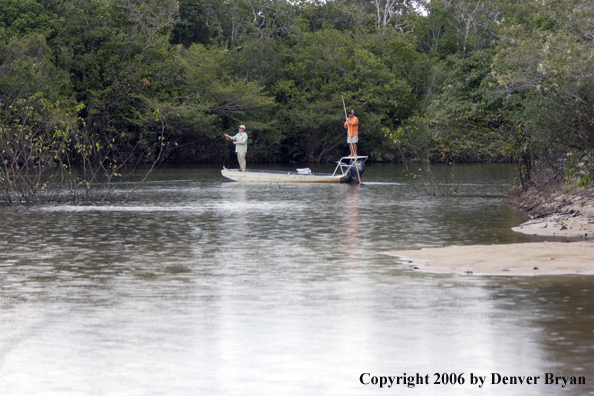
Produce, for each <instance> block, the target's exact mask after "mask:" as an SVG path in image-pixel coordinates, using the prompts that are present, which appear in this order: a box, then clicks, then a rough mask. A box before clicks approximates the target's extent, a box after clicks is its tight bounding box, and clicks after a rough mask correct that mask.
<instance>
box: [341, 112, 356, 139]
mask: <svg viewBox="0 0 594 396" xmlns="http://www.w3.org/2000/svg"><path fill="white" fill-rule="evenodd" d="M344 128H345V129H348V132H347V136H349V137H352V136H359V119H358V118H357V117H356V116H354V115H353V116H351V117H349V119H348V120H347V121H345V122H344Z"/></svg>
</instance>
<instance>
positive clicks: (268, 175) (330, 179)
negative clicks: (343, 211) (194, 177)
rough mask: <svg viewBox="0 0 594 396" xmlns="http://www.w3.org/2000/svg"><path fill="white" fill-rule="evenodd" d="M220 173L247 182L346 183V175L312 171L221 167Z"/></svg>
mask: <svg viewBox="0 0 594 396" xmlns="http://www.w3.org/2000/svg"><path fill="white" fill-rule="evenodd" d="M221 174H222V175H223V176H224V177H226V178H228V179H231V180H233V181H236V182H244V183H245V182H247V183H250V182H251V183H347V182H348V181H349V176H348V175H346V174H345V175H338V174H337V175H332V174H329V173H318V174H316V173H312V174H309V175H303V174H299V173H297V172H283V171H264V170H246V171H245V172H241V171H240V170H239V169H223V170H221Z"/></svg>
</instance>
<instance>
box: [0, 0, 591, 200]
mask: <svg viewBox="0 0 594 396" xmlns="http://www.w3.org/2000/svg"><path fill="white" fill-rule="evenodd" d="M423 3H424V2H422V1H417V2H411V1H408V0H401V1H395V0H373V1H362V0H334V1H320V2H315V1H314V2H312V1H291V2H288V1H285V0H179V1H176V0H84V1H83V0H43V1H41V0H3V1H1V2H0V186H1V187H2V189H3V195H4V198H5V199H7V200H9V201H12V200H31V199H30V192H31V191H40V190H41V189H45V188H46V186H47V185H48V182H50V181H51V180H57V179H59V180H67V181H68V183H71V185H72V186H74V188H73V190H72V191H73V194H75V195H76V194H79V193H80V192H78V190H77V188H78V187H76V186H79V187H80V186H82V187H83V189H84V190H85V194H88V193H89V189H90V186H91V185H93V183H97V182H101V183H102V186H103V188H104V189H105V191H106V192H108V191H109V190H110V184H111V183H112V182H114V181H116V180H119V177H120V176H121V174H122V172H123V171H125V170H126V169H130V168H131V167H133V166H135V164H139V163H155V162H162V161H167V162H170V163H188V162H224V161H234V156H233V152H232V147H231V146H230V145H228V142H226V141H225V140H224V139H223V138H222V136H223V134H224V133H234V131H235V130H236V129H237V125H238V124H239V123H242V124H245V125H246V126H247V131H248V134H249V137H250V151H249V160H250V162H276V161H296V162H303V161H313V162H322V161H328V160H332V159H335V158H336V157H338V156H340V155H343V154H346V153H347V152H348V151H347V147H346V144H345V142H344V140H345V130H344V128H343V125H342V123H343V120H344V108H343V100H344V102H345V103H346V107H347V108H349V109H350V108H352V109H355V111H356V114H357V116H358V117H359V119H360V125H361V126H360V136H361V142H360V145H359V152H360V153H362V154H366V155H370V156H371V159H372V160H375V161H402V160H406V161H409V160H421V161H443V162H461V161H515V162H517V164H518V167H519V171H520V172H519V176H520V181H521V182H522V183H523V184H525V183H528V182H529V180H530V174H531V172H532V169H533V167H534V165H535V164H542V163H546V164H548V165H551V166H555V167H557V168H558V169H563V170H564V171H565V172H566V175H567V176H569V177H575V178H577V179H578V181H579V182H580V183H581V184H583V185H585V184H588V183H591V182H592V180H594V165H592V164H593V163H594V160H592V156H593V154H592V153H593V152H594V130H593V128H594V107H593V104H594V76H593V74H592V70H594V67H593V65H592V62H593V60H592V57H591V54H592V53H593V50H594V48H592V47H593V46H594V43H593V41H592V37H594V6H593V5H592V4H590V2H587V1H585V0H554V1H547V2H541V1H533V2H525V1H519V0H515V1H509V0H486V1H481V2H475V1H469V0H432V1H430V2H429V1H426V2H425V4H424V8H423V9H422V12H420V11H419V8H418V7H419V6H420V5H423ZM74 168H76V169H77V171H76V172H73V170H72V169H74ZM48 169H52V170H53V173H52V174H51V176H48V174H47V172H46V171H47V170H48ZM74 191H77V192H76V193H75V192H74ZM48 194H49V193H48Z"/></svg>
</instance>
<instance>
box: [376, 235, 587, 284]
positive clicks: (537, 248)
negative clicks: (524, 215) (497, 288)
mask: <svg viewBox="0 0 594 396" xmlns="http://www.w3.org/2000/svg"><path fill="white" fill-rule="evenodd" d="M386 254H388V255H390V256H396V257H398V258H400V259H401V260H402V261H403V262H404V264H408V265H413V266H414V268H415V270H416V271H425V272H432V273H454V274H461V275H467V276H476V275H490V276H537V275H594V242H589V241H584V242H534V243H518V244H511V245H473V246H449V247H443V248H430V249H422V250H397V251H390V252H386Z"/></svg>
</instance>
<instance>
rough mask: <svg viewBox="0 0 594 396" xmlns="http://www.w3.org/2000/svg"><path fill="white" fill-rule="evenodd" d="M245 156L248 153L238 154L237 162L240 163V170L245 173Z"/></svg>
mask: <svg viewBox="0 0 594 396" xmlns="http://www.w3.org/2000/svg"><path fill="white" fill-rule="evenodd" d="M245 154H246V153H237V161H239V169H241V171H242V172H245V165H246V163H245Z"/></svg>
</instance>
